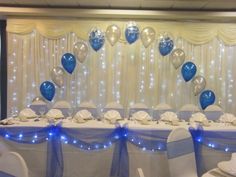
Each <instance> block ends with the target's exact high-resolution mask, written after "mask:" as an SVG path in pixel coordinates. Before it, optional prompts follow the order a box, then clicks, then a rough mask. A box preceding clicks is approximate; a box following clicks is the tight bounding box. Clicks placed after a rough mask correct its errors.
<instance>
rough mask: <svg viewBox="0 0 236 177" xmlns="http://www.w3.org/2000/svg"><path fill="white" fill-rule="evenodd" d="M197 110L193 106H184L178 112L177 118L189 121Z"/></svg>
mask: <svg viewBox="0 0 236 177" xmlns="http://www.w3.org/2000/svg"><path fill="white" fill-rule="evenodd" d="M199 111H200V110H199V108H198V107H197V106H196V105H193V104H186V105H184V106H183V107H182V108H180V110H179V112H178V117H179V118H180V119H184V120H189V118H190V117H191V116H192V114H193V113H196V112H199Z"/></svg>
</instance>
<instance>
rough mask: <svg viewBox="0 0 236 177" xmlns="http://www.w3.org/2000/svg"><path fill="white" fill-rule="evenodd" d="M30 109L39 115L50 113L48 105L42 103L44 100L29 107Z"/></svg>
mask: <svg viewBox="0 0 236 177" xmlns="http://www.w3.org/2000/svg"><path fill="white" fill-rule="evenodd" d="M29 107H30V109H32V110H33V111H34V112H35V113H36V114H37V115H40V114H41V113H40V112H42V113H44V114H45V113H47V112H48V106H47V103H46V102H44V101H42V100H37V101H34V102H32V103H31V105H30V106H29Z"/></svg>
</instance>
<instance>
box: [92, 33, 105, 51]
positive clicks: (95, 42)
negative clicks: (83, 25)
mask: <svg viewBox="0 0 236 177" xmlns="http://www.w3.org/2000/svg"><path fill="white" fill-rule="evenodd" d="M89 43H90V45H91V47H92V48H93V50H95V51H98V50H99V49H101V48H102V46H103V45H104V43H105V35H104V33H103V32H102V31H100V30H99V29H93V30H92V31H91V32H90V34H89Z"/></svg>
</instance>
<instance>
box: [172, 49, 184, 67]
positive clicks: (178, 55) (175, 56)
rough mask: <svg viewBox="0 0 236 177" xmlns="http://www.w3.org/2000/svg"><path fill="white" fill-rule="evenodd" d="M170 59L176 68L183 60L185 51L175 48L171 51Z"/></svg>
mask: <svg viewBox="0 0 236 177" xmlns="http://www.w3.org/2000/svg"><path fill="white" fill-rule="evenodd" d="M170 60H171V62H172V64H173V65H174V67H175V69H178V68H179V67H180V66H181V65H182V64H183V63H184V60H185V53H184V51H183V50H182V49H175V50H173V51H172V52H171V55H170Z"/></svg>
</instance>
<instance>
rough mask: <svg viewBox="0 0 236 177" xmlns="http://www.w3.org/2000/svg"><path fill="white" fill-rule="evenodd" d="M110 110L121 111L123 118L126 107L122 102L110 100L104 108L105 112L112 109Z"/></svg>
mask: <svg viewBox="0 0 236 177" xmlns="http://www.w3.org/2000/svg"><path fill="white" fill-rule="evenodd" d="M110 110H115V111H117V112H119V114H120V116H121V117H122V118H124V117H125V112H124V107H123V106H122V105H121V104H120V103H117V102H110V103H108V104H107V105H106V106H105V107H104V108H103V112H104V113H105V112H107V111H110Z"/></svg>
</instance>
